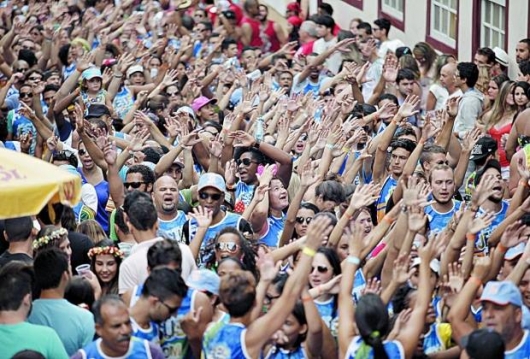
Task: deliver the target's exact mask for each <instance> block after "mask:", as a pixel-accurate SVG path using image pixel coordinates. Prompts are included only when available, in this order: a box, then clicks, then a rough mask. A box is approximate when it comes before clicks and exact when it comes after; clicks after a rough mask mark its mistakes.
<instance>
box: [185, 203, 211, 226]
mask: <svg viewBox="0 0 530 359" xmlns="http://www.w3.org/2000/svg"><path fill="white" fill-rule="evenodd" d="M189 215H190V217H192V218H193V219H195V221H196V222H197V225H198V227H199V228H202V229H208V228H210V225H211V224H212V211H210V210H207V209H206V208H204V207H202V206H199V207H195V208H194V209H193V213H190V214H189Z"/></svg>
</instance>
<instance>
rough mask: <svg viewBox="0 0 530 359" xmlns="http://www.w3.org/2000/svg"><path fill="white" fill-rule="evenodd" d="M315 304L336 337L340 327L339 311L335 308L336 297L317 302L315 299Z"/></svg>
mask: <svg viewBox="0 0 530 359" xmlns="http://www.w3.org/2000/svg"><path fill="white" fill-rule="evenodd" d="M315 305H316V306H317V310H318V313H319V314H320V317H321V318H322V320H323V321H324V323H326V325H327V326H328V328H329V330H330V331H331V335H333V337H334V338H336V337H337V335H338V329H339V316H338V314H339V313H338V310H337V309H336V308H335V297H331V299H329V300H327V301H325V302H317V301H316V300H315Z"/></svg>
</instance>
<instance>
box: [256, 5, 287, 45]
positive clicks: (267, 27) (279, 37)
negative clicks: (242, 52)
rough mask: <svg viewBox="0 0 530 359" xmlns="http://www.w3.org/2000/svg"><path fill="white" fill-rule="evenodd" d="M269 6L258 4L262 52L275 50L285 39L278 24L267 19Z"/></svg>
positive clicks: (285, 36)
mask: <svg viewBox="0 0 530 359" xmlns="http://www.w3.org/2000/svg"><path fill="white" fill-rule="evenodd" d="M268 16H269V8H268V7H267V6H265V5H263V4H260V5H259V15H258V20H259V22H260V34H261V40H262V41H263V46H262V48H261V49H262V51H263V53H264V54H267V53H270V52H276V51H278V50H279V49H280V46H281V45H282V44H283V43H285V42H286V41H287V35H286V34H285V32H284V31H283V29H282V27H281V26H280V24H277V23H275V22H274V21H272V20H269V19H267V17H268Z"/></svg>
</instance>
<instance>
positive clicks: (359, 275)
mask: <svg viewBox="0 0 530 359" xmlns="http://www.w3.org/2000/svg"><path fill="white" fill-rule="evenodd" d="M365 287H366V279H365V278H364V273H363V271H362V269H357V271H356V272H355V278H354V279H353V290H352V296H353V300H354V301H355V303H357V302H358V301H359V299H360V298H361V292H362V291H363V290H364V288H365Z"/></svg>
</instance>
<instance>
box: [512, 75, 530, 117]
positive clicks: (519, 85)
mask: <svg viewBox="0 0 530 359" xmlns="http://www.w3.org/2000/svg"><path fill="white" fill-rule="evenodd" d="M529 91H530V85H529V84H528V82H526V81H517V82H516V83H515V84H514V86H513V91H512V95H513V101H514V102H515V105H516V106H517V114H519V113H521V112H523V111H524V110H526V106H527V105H528V92H529Z"/></svg>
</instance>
